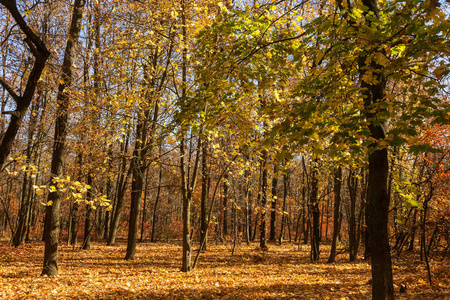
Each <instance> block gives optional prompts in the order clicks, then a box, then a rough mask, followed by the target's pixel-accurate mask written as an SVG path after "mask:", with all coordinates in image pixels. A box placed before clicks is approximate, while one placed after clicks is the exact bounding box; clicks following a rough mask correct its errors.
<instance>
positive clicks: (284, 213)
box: [278, 171, 290, 245]
mask: <svg viewBox="0 0 450 300" xmlns="http://www.w3.org/2000/svg"><path fill="white" fill-rule="evenodd" d="M287 172H288V171H286V173H284V174H283V210H282V212H281V213H282V215H281V230H280V237H279V238H278V243H279V244H280V245H281V244H282V243H283V238H284V231H285V226H286V221H287V220H288V218H287V216H288V213H287V211H286V202H287V196H288V186H289V175H288V173H287ZM289 236H290V229H289ZM289 239H290V238H289Z"/></svg>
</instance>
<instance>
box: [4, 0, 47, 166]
mask: <svg viewBox="0 0 450 300" xmlns="http://www.w3.org/2000/svg"><path fill="white" fill-rule="evenodd" d="M0 3H1V4H2V5H3V6H4V7H6V9H7V10H8V11H9V13H10V14H11V15H12V17H13V18H14V20H15V21H16V23H17V25H19V27H20V29H21V31H22V33H23V34H24V35H25V43H26V44H27V46H28V48H29V50H30V51H31V54H32V55H33V56H34V59H35V61H34V64H33V68H32V69H31V72H30V74H29V75H28V79H27V82H26V85H25V90H24V91H23V94H22V95H19V94H17V93H16V92H15V90H14V88H13V87H12V86H11V85H10V84H9V83H8V82H7V81H6V79H5V78H0V84H1V86H2V87H3V88H4V89H5V90H6V91H7V92H8V93H9V95H10V96H11V98H12V99H13V100H14V102H15V104H16V109H15V110H13V111H2V113H3V114H10V115H11V119H10V122H9V124H8V128H7V129H6V132H5V133H4V135H3V138H2V139H1V144H0V166H1V167H3V165H4V163H5V160H6V158H7V157H8V155H9V153H10V151H11V147H12V145H13V142H14V139H15V138H16V135H17V132H18V131H19V128H20V125H21V124H22V120H23V118H24V116H25V114H26V112H27V110H28V107H29V106H30V104H31V101H32V100H33V97H34V93H35V91H36V87H37V85H38V82H39V78H40V77H41V74H42V72H43V70H44V67H45V63H46V61H47V59H48V58H49V56H50V51H49V50H48V49H47V47H46V45H45V44H44V42H43V41H42V39H41V38H40V37H39V36H38V35H37V34H36V33H35V32H34V31H33V30H32V29H31V28H30V27H29V26H28V24H27V23H26V21H25V20H24V18H23V16H22V14H21V13H20V12H19V10H18V8H17V4H16V1H14V0H2V1H0Z"/></svg>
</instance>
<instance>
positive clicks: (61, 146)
mask: <svg viewBox="0 0 450 300" xmlns="http://www.w3.org/2000/svg"><path fill="white" fill-rule="evenodd" d="M84 4H85V0H75V3H74V7H73V15H72V22H71V25H70V29H69V38H68V40H67V45H66V51H65V53H64V60H63V64H62V67H61V71H62V74H61V79H60V82H61V83H60V84H59V86H58V95H57V97H56V100H57V102H58V103H59V106H58V108H57V113H56V116H57V117H56V124H55V137H54V145H53V153H52V163H51V174H52V177H53V178H62V176H63V166H64V159H65V148H66V147H65V144H66V137H67V121H68V117H69V112H68V109H69V103H70V98H69V95H68V93H67V89H68V88H69V86H70V83H71V81H72V65H73V63H74V60H75V55H76V45H77V42H78V37H79V34H80V30H81V21H82V18H83V7H84ZM60 206H61V192H60V191H59V189H57V190H56V191H55V192H53V193H49V194H48V199H47V206H46V210H45V236H44V240H45V253H44V266H43V269H42V275H48V276H54V275H57V274H58V243H59V228H60V220H59V219H60Z"/></svg>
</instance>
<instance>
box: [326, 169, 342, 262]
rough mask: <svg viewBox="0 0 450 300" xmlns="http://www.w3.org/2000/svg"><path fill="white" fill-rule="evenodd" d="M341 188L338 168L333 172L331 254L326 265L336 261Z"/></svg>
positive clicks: (340, 173)
mask: <svg viewBox="0 0 450 300" xmlns="http://www.w3.org/2000/svg"><path fill="white" fill-rule="evenodd" d="M341 186H342V168H341V166H338V168H337V169H336V170H335V172H334V208H333V238H332V240H331V252H330V257H329V258H328V261H327V262H328V263H333V262H334V261H335V259H336V244H337V238H338V235H339V231H340V226H339V224H340V222H339V217H340V210H341Z"/></svg>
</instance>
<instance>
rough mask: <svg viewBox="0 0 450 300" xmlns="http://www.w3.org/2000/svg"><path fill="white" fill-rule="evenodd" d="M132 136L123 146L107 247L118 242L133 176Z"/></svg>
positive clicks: (127, 138)
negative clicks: (130, 158) (129, 152)
mask: <svg viewBox="0 0 450 300" xmlns="http://www.w3.org/2000/svg"><path fill="white" fill-rule="evenodd" d="M129 139H130V135H129V133H127V137H126V139H125V143H124V144H122V164H121V166H120V169H119V174H120V175H119V178H118V183H117V193H116V201H115V205H114V212H113V218H112V220H111V224H110V227H109V235H108V241H107V245H108V246H112V245H114V243H115V241H116V235H117V231H118V229H119V221H120V216H121V214H122V207H123V201H124V198H125V192H126V190H127V182H128V178H129V176H130V174H131V166H130V167H129V168H128V171H127V170H126V168H127V158H126V157H127V150H128V143H129Z"/></svg>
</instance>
